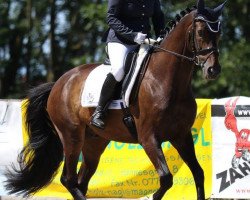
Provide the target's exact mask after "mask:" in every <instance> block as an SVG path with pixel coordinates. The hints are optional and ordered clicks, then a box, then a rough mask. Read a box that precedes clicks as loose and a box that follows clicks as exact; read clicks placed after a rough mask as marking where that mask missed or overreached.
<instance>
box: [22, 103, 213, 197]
mask: <svg viewBox="0 0 250 200" xmlns="http://www.w3.org/2000/svg"><path fill="white" fill-rule="evenodd" d="M196 101H197V104H198V111H197V116H196V120H195V123H194V125H193V127H192V134H193V138H194V144H195V150H196V156H197V158H198V161H199V163H200V164H201V166H202V168H203V170H204V173H205V193H206V198H209V197H210V196H211V188H212V156H211V152H212V146H211V145H212V142H211V140H212V138H211V137H212V136H211V100H210V99H198V100H196ZM24 135H25V134H24ZM162 148H163V151H164V155H165V157H166V160H167V163H168V166H169V169H170V171H171V173H172V174H173V175H174V185H173V187H172V188H171V189H170V190H169V191H168V192H167V193H166V195H165V196H164V198H163V199H166V200H168V199H171V200H172V199H175V200H193V199H196V189H195V183H194V179H193V176H192V174H191V171H190V170H189V168H188V167H187V166H186V164H185V163H184V162H183V161H182V159H181V157H180V156H179V154H178V153H177V151H176V150H175V149H174V148H173V147H172V146H171V145H170V143H168V142H166V143H163V144H162ZM61 170H62V167H61V169H60V170H59V173H58V175H57V176H56V178H55V180H54V181H53V182H52V184H51V185H49V186H48V187H47V188H45V189H44V190H42V191H41V192H39V193H38V194H37V196H47V197H62V198H68V199H69V198H72V197H71V195H70V194H69V193H68V192H67V190H66V189H65V188H64V187H63V186H62V185H61V183H60V176H61ZM158 187H159V179H158V175H157V172H156V170H155V169H154V168H153V166H152V164H151V162H150V160H149V159H148V157H147V156H146V154H145V152H144V150H143V149H142V147H141V146H140V145H138V144H125V143H118V142H114V141H112V142H110V144H109V145H108V147H107V148H106V150H105V152H104V153H103V155H102V157H101V159H100V163H99V166H98V169H97V171H96V173H95V174H94V176H93V177H92V179H91V181H90V185H89V190H88V193H87V196H88V197H106V198H107V197H117V198H138V197H142V196H146V195H150V194H152V193H154V192H155V191H156V190H157V189H158Z"/></svg>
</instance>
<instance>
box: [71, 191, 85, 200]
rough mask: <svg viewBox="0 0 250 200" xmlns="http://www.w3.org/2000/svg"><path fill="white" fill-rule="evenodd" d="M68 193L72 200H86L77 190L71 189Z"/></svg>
mask: <svg viewBox="0 0 250 200" xmlns="http://www.w3.org/2000/svg"><path fill="white" fill-rule="evenodd" d="M70 193H71V195H72V196H73V197H74V200H87V198H86V197H85V196H84V195H83V194H82V192H81V191H80V190H79V189H78V188H74V189H71V190H70Z"/></svg>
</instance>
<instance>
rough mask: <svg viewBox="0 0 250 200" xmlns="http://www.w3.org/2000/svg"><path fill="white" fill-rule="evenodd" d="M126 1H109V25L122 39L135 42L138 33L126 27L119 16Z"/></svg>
mask: <svg viewBox="0 0 250 200" xmlns="http://www.w3.org/2000/svg"><path fill="white" fill-rule="evenodd" d="M123 1H124V0H109V1H108V13H107V23H108V25H109V27H110V28H112V29H113V30H114V31H115V32H116V33H118V34H119V35H121V36H122V37H124V38H126V39H128V40H130V41H134V39H135V37H136V35H137V33H136V32H133V30H132V29H130V28H128V27H127V26H125V25H124V24H123V23H122V22H121V20H119V14H120V12H121V6H122V3H123Z"/></svg>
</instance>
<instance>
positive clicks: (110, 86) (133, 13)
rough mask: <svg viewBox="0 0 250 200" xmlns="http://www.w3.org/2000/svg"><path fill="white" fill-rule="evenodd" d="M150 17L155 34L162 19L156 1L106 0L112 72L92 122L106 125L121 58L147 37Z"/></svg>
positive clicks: (121, 68) (106, 38) (120, 75)
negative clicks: (106, 114) (105, 120)
mask: <svg viewBox="0 0 250 200" xmlns="http://www.w3.org/2000/svg"><path fill="white" fill-rule="evenodd" d="M150 20H152V24H153V27H154V31H155V35H156V37H158V36H160V33H161V31H163V29H164V25H165V20H164V14H163V12H162V10H161V5H160V1H159V0H136V1H134V0H109V1H108V12H107V23H108V25H109V29H108V30H107V32H106V33H105V34H104V37H103V39H104V41H106V43H107V47H108V52H109V58H110V63H111V72H110V73H109V74H108V75H107V77H106V79H105V81H104V84H103V86H102V90H101V95H100V99H99V103H98V106H97V108H96V110H95V112H94V113H93V115H92V117H91V122H90V124H91V125H94V126H95V127H97V128H100V129H104V128H105V122H104V118H105V113H106V111H107V109H108V106H109V104H110V102H111V100H112V97H113V93H114V90H115V86H116V84H117V83H118V82H120V81H121V80H122V79H123V76H124V58H125V57H126V55H127V54H128V53H129V52H131V51H133V50H135V49H136V48H137V47H138V45H140V44H142V43H143V42H144V40H145V39H146V37H150V29H151V26H150Z"/></svg>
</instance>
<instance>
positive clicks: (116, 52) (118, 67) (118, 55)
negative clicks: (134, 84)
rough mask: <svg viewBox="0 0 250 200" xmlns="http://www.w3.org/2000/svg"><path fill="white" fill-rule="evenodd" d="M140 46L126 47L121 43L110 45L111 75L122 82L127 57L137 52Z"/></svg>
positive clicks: (111, 43)
mask: <svg viewBox="0 0 250 200" xmlns="http://www.w3.org/2000/svg"><path fill="white" fill-rule="evenodd" d="M136 47H138V45H126V44H121V43H115V42H110V43H108V54H109V59H110V63H111V74H113V76H114V77H115V79H116V81H118V82H120V81H121V80H122V79H123V76H124V67H125V66H124V64H125V58H126V55H127V54H128V53H129V52H131V51H133V50H135V49H136Z"/></svg>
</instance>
